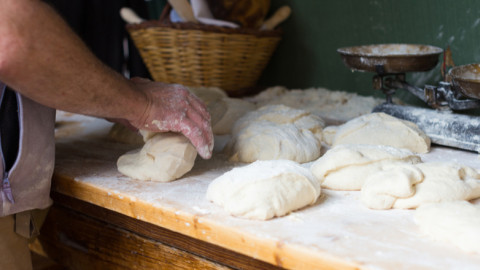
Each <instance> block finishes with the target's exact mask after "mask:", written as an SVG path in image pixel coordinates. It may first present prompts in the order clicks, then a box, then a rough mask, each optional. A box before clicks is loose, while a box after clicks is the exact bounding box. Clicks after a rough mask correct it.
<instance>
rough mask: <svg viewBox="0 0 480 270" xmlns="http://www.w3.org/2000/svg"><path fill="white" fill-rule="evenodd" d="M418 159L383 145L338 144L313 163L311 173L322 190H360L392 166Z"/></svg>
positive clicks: (411, 154) (405, 150) (410, 154)
mask: <svg viewBox="0 0 480 270" xmlns="http://www.w3.org/2000/svg"><path fill="white" fill-rule="evenodd" d="M419 162H421V159H420V157H418V156H416V155H415V154H413V153H412V152H411V151H409V150H407V149H397V148H394V147H391V146H384V145H361V144H350V145H339V146H336V147H334V148H332V149H330V150H328V151H327V152H326V153H325V155H323V156H322V157H321V158H319V159H318V160H317V161H315V162H314V163H313V164H312V166H311V170H312V173H313V175H315V177H317V179H318V180H319V181H320V182H321V184H322V187H324V188H328V189H335V190H360V189H361V188H362V186H363V184H364V183H365V181H366V179H367V177H368V176H369V175H371V174H373V173H375V172H377V171H380V170H382V168H383V167H385V166H390V165H391V164H392V163H409V164H415V163H419Z"/></svg>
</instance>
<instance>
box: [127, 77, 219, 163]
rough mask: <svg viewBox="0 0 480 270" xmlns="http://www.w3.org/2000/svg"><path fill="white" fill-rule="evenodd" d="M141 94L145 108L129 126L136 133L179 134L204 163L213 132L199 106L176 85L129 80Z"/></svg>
mask: <svg viewBox="0 0 480 270" xmlns="http://www.w3.org/2000/svg"><path fill="white" fill-rule="evenodd" d="M130 81H131V82H132V83H133V84H134V87H135V88H137V89H138V90H139V91H142V92H143V93H145V95H146V97H147V100H148V105H147V107H146V109H145V112H144V113H143V115H142V116H141V117H139V118H138V120H136V121H132V122H131V124H132V125H133V126H134V127H136V128H138V129H145V130H150V131H156V132H167V131H173V132H180V133H182V134H183V135H185V137H187V138H188V139H189V140H190V142H191V143H192V144H193V145H194V146H195V148H196V149H197V152H198V154H199V155H200V156H201V157H202V158H204V159H208V158H210V157H211V156H212V150H213V132H212V127H211V124H210V121H211V119H210V114H209V113H208V111H207V109H206V107H205V105H204V104H203V102H202V101H201V100H200V99H199V98H198V97H196V96H195V95H193V94H191V93H190V92H189V91H188V90H187V88H185V87H184V86H182V85H179V84H166V83H161V82H152V81H150V80H147V79H142V78H132V79H131V80H130Z"/></svg>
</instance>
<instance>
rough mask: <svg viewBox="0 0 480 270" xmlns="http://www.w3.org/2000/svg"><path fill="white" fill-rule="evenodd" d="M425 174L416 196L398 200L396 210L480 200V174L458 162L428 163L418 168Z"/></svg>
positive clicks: (417, 185) (417, 188) (417, 186)
mask: <svg viewBox="0 0 480 270" xmlns="http://www.w3.org/2000/svg"><path fill="white" fill-rule="evenodd" d="M415 166H416V167H417V168H418V169H420V171H422V173H423V175H424V179H423V181H422V182H420V183H418V184H416V185H415V195H413V196H411V197H408V198H398V199H397V200H396V201H395V204H394V205H393V207H394V208H402V209H405V208H417V207H418V206H420V205H422V204H426V203H433V202H442V201H454V200H471V199H474V198H478V197H480V174H479V173H478V172H477V171H476V170H475V169H473V168H470V167H467V166H462V165H460V164H455V163H446V162H429V163H421V164H416V165H415Z"/></svg>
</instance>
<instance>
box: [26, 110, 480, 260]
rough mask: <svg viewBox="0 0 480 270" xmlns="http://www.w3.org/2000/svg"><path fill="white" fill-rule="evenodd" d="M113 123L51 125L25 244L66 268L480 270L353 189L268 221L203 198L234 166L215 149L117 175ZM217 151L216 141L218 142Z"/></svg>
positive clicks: (476, 163) (463, 155)
mask: <svg viewBox="0 0 480 270" xmlns="http://www.w3.org/2000/svg"><path fill="white" fill-rule="evenodd" d="M110 126H111V124H110V123H108V122H106V121H103V120H99V119H95V118H89V117H81V116H77V115H66V116H64V119H63V120H62V121H59V124H58V128H57V156H56V169H55V173H54V179H53V187H52V198H53V199H54V206H53V207H52V209H51V211H50V213H49V215H48V217H47V220H46V223H45V225H44V226H43V229H42V234H41V236H40V237H39V239H38V241H36V242H35V243H34V244H33V245H32V248H33V249H34V250H35V251H37V252H40V253H44V254H46V255H48V256H49V257H51V258H52V259H54V260H56V261H58V262H59V263H61V264H63V265H66V266H68V267H69V268H72V269H175V268H178V269H197V268H202V269H203V268H206V269H230V268H236V269H278V268H287V269H419V268H421V269H440V268H441V269H478V267H479V265H480V255H475V254H468V253H465V252H462V251H461V250H459V249H458V248H456V247H454V246H451V245H448V244H445V243H438V242H434V241H433V240H431V239H429V238H427V237H426V236H424V235H423V234H422V233H421V232H420V231H419V230H418V228H417V226H416V225H415V223H414V220H413V211H412V210H388V211H379V210H371V209H368V208H366V207H365V206H363V205H362V204H361V202H360V201H359V195H360V194H359V192H338V191H330V190H325V189H324V190H322V195H321V196H320V198H319V199H318V201H317V203H315V204H314V205H312V206H309V207H306V208H304V209H301V210H299V211H296V212H294V213H291V214H289V215H287V216H285V217H281V218H274V219H272V220H268V221H256V220H247V219H242V218H236V217H232V216H230V215H228V214H227V213H226V212H224V211H223V209H222V208H220V207H218V206H216V205H214V204H213V203H211V202H209V201H208V200H207V199H206V198H205V193H206V190H207V187H208V185H209V183H210V182H211V181H212V180H213V179H214V178H216V177H217V176H219V175H221V174H223V173H224V172H226V171H228V170H230V169H231V168H233V167H235V166H238V164H233V163H229V162H227V161H226V157H225V156H223V155H222V154H221V153H220V152H217V153H215V155H214V157H213V158H212V159H211V160H202V159H200V158H198V159H197V161H196V164H195V166H194V168H193V169H192V171H190V172H189V173H188V174H186V175H185V176H184V177H182V178H181V179H178V180H176V181H173V182H169V183H156V182H142V181H138V180H133V179H130V178H128V177H125V176H123V175H122V174H120V173H119V172H118V171H117V169H116V160H117V158H118V157H119V156H120V155H121V154H123V153H125V152H126V151H128V150H131V149H132V146H131V145H126V144H120V143H115V142H112V141H109V140H108V139H107V133H108V130H109V128H110ZM217 139H218V142H219V143H218V144H217V147H216V148H217V151H218V149H219V148H221V143H220V142H221V141H222V138H217ZM422 158H423V159H424V160H425V161H433V160H449V161H452V160H456V161H458V162H460V163H463V164H465V165H469V166H472V167H476V168H480V160H479V158H478V155H477V154H475V153H470V152H464V151H458V150H452V149H447V148H440V147H434V148H433V149H432V151H431V153H429V154H427V155H424V156H422Z"/></svg>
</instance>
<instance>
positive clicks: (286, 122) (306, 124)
mask: <svg viewBox="0 0 480 270" xmlns="http://www.w3.org/2000/svg"><path fill="white" fill-rule="evenodd" d="M322 126H323V121H322V119H321V118H320V117H318V116H315V115H312V114H310V113H308V112H306V111H302V110H296V109H292V108H289V107H286V106H283V105H273V106H266V107H262V108H260V109H258V110H256V111H253V112H250V113H247V114H246V115H245V116H244V117H242V118H240V119H239V120H238V121H237V122H236V123H235V126H234V127H233V130H232V139H231V141H230V142H229V143H228V145H227V147H226V149H227V152H229V154H230V160H232V161H237V162H247V163H249V162H254V161H256V160H273V159H288V160H293V161H296V162H300V163H304V162H309V161H312V160H315V159H317V158H318V157H319V156H320V155H321V138H322Z"/></svg>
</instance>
